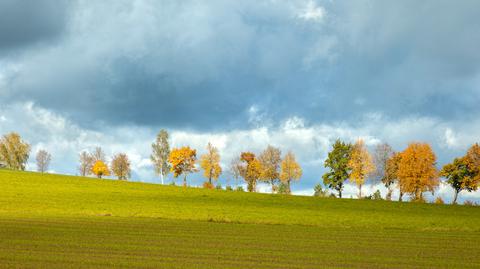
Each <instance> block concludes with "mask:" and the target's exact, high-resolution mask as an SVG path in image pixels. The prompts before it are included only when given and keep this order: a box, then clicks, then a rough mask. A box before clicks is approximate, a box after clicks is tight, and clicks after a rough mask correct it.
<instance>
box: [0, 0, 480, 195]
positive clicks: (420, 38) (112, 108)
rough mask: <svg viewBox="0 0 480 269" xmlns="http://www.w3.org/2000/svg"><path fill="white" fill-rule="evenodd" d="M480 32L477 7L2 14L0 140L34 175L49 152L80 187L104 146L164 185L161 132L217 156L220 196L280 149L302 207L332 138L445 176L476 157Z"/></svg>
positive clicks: (405, 4)
mask: <svg viewBox="0 0 480 269" xmlns="http://www.w3.org/2000/svg"><path fill="white" fill-rule="evenodd" d="M478 29H480V2H479V1H476V0H472V1H469V0H462V1H444V0H424V1H416V0H415V1H413V0H405V1H382V0H378V1H368V0H354V1H331V0H325V1H320V0H295V1H277V0H245V1H224V0H208V1H207V0H204V1H201V0H184V1H167V0H164V1H163V0H151V1H149V0H133V1H123V0H111V1H108V0H107V1H80V0H79V1H77V0H72V1H62V0H36V1H29V0H22V1H16V0H2V1H0V134H5V133H7V132H11V131H15V132H18V133H19V134H20V135H21V136H22V137H23V138H24V139H25V140H26V141H28V142H29V143H31V145H32V154H31V158H30V161H29V165H28V169H31V170H34V169H35V162H34V155H35V153H36V152H37V151H38V150H39V149H46V150H47V151H49V152H51V154H52V156H53V158H52V163H51V167H50V170H51V172H55V173H64V174H77V173H78V172H77V165H78V154H79V153H80V152H81V151H83V150H93V148H94V147H96V146H101V147H102V148H103V149H104V150H105V152H106V153H107V155H108V156H112V155H113V154H115V153H119V152H125V153H127V154H128V156H129V157H130V159H131V162H132V169H133V177H132V180H135V181H143V182H155V183H158V182H159V178H158V177H156V176H155V175H154V173H153V168H152V164H151V163H150V159H149V155H150V152H151V143H152V142H153V141H154V139H155V136H156V134H157V133H158V131H159V130H160V129H162V128H164V129H166V130H168V131H169V132H170V135H171V144H172V147H179V146H184V145H190V146H191V147H193V148H196V149H197V151H198V154H199V155H200V154H203V153H204V152H205V150H206V149H205V148H206V145H207V143H208V142H211V143H212V144H213V145H215V146H216V147H218V149H219V150H220V153H221V156H222V166H223V167H224V170H225V173H224V175H223V176H222V178H221V182H222V183H223V184H225V183H226V180H227V179H229V178H230V175H229V174H228V172H227V170H228V164H229V162H230V160H231V159H232V158H233V157H234V156H237V155H239V154H240V152H241V151H246V150H249V151H253V152H256V153H260V152H261V151H262V150H263V149H264V148H265V147H266V146H267V145H268V144H270V145H273V146H276V147H279V148H280V149H281V150H282V152H283V153H286V152H288V151H290V150H291V151H293V152H294V153H295V154H296V156H297V159H298V160H299V162H300V163H301V165H302V167H303V170H304V175H303V177H302V179H301V180H300V181H299V182H296V183H295V184H294V185H293V190H294V193H295V194H303V195H311V194H312V193H313V190H312V189H313V186H314V185H315V184H317V183H320V182H321V176H322V174H323V173H325V168H324V167H323V162H324V160H325V158H326V155H327V153H328V151H329V150H330V147H331V144H332V143H333V141H334V140H336V139H337V138H340V139H342V140H345V141H348V142H354V141H356V140H357V139H359V138H361V139H363V140H365V142H366V144H367V146H368V147H369V148H370V149H371V150H373V149H374V147H375V145H377V144H378V143H383V142H387V143H389V144H391V145H392V146H393V148H394V149H395V150H398V151H400V150H403V149H404V148H405V147H406V146H407V145H408V143H409V142H411V141H422V142H428V143H430V144H431V145H432V147H433V149H434V150H435V152H436V154H437V158H438V164H437V166H438V167H439V168H440V167H441V166H442V165H443V164H445V163H448V162H450V161H451V160H452V159H453V158H454V157H459V156H462V155H463V154H464V153H465V151H466V150H467V148H468V147H469V146H470V145H471V144H473V143H475V142H480V118H479V117H478V116H479V115H480V106H479V105H478V104H479V101H480V53H478V48H480V34H479V32H478ZM202 180H203V179H202V178H201V173H198V174H197V175H192V176H191V183H192V184H193V185H200V184H201V182H202ZM259 188H260V191H267V190H268V188H267V187H266V186H260V187H259ZM376 189H380V190H381V191H382V193H384V192H385V189H384V188H382V186H380V185H378V184H374V183H371V184H369V186H367V188H366V191H367V193H372V192H373V191H375V190H376ZM356 192H357V191H356V188H355V187H354V186H352V185H347V186H346V189H345V195H344V196H345V197H349V196H354V195H355V194H356ZM395 195H396V194H394V197H395ZM435 195H440V196H442V197H443V198H444V199H445V200H446V201H450V200H451V199H452V197H453V192H452V190H451V188H450V187H448V186H446V185H441V186H440V188H439V190H438V191H437V193H436V194H435ZM430 197H431V196H430ZM466 199H468V200H476V201H480V194H479V192H476V193H467V192H462V193H461V195H460V201H462V200H466Z"/></svg>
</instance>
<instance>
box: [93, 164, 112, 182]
mask: <svg viewBox="0 0 480 269" xmlns="http://www.w3.org/2000/svg"><path fill="white" fill-rule="evenodd" d="M92 173H93V174H94V175H96V176H97V177H98V178H102V177H103V176H109V175H110V170H109V169H108V166H107V165H106V164H105V163H104V162H103V161H101V160H98V161H96V162H95V164H93V166H92Z"/></svg>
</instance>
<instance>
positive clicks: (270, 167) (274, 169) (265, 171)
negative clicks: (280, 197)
mask: <svg viewBox="0 0 480 269" xmlns="http://www.w3.org/2000/svg"><path fill="white" fill-rule="evenodd" d="M281 155H282V152H281V151H280V149H279V148H276V147H273V146H270V145H268V146H267V148H266V149H265V150H264V151H263V152H262V153H261V154H260V156H259V157H258V160H259V161H260V163H261V166H262V173H261V175H260V179H261V180H263V181H266V182H268V183H270V184H271V185H272V193H275V192H276V189H277V186H276V184H277V182H278V180H279V178H280V172H279V170H280V162H281V161H282V156H281Z"/></svg>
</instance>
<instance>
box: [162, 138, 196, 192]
mask: <svg viewBox="0 0 480 269" xmlns="http://www.w3.org/2000/svg"><path fill="white" fill-rule="evenodd" d="M196 161H197V151H196V150H194V149H191V148H190V147H188V146H186V147H181V148H174V149H173V150H172V151H171V152H170V156H168V162H169V163H170V164H171V165H172V167H171V171H172V172H173V177H174V178H177V177H179V176H180V175H183V186H184V187H186V186H187V175H188V174H189V173H193V172H196V171H197V169H196V168H195V162H196Z"/></svg>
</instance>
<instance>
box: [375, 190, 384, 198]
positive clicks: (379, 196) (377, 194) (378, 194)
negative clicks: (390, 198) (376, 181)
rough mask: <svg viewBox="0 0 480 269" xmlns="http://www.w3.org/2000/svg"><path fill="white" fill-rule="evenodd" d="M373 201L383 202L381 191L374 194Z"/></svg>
mask: <svg viewBox="0 0 480 269" xmlns="http://www.w3.org/2000/svg"><path fill="white" fill-rule="evenodd" d="M372 200H383V199H382V194H381V193H380V190H377V191H376V192H374V193H373V194H372Z"/></svg>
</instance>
